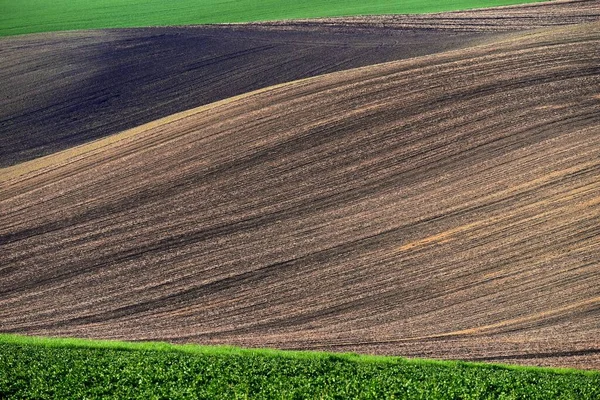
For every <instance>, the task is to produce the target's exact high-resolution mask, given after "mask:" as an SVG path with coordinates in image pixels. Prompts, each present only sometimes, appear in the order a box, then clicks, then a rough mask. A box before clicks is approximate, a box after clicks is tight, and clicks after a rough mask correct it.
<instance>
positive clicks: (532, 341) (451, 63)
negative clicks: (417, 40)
mask: <svg viewBox="0 0 600 400" xmlns="http://www.w3.org/2000/svg"><path fill="white" fill-rule="evenodd" d="M599 50H600V25H599V24H591V25H582V26H578V27H570V28H557V29H553V30H549V31H544V32H535V33H528V34H522V35H521V36H520V37H515V38H513V39H510V40H505V41H503V42H498V43H494V44H490V45H486V46H481V47H476V48H472V49H469V50H458V51H454V52H449V53H444V54H439V55H435V56H426V57H421V58H416V59H412V60H408V61H400V62H394V63H388V64H383V65H377V66H372V67H366V68H362V69H355V70H351V71H346V72H340V73H335V74H331V75H324V76H321V77H318V78H313V79H309V80H304V81H297V82H293V83H289V84H284V85H280V86H278V87H272V88H270V89H267V90H262V91H259V92H253V93H250V94H247V95H243V96H241V97H236V98H232V99H229V100H225V101H222V102H219V103H214V104H212V105H208V106H205V107H201V108H199V109H195V110H191V111H189V112H186V113H183V114H179V115H175V116H172V117H169V118H167V119H164V120H160V121H157V122H155V123H151V124H148V125H145V126H142V127H139V128H136V129H134V130H132V131H128V132H125V133H123V134H120V135H117V136H112V137H109V138H107V139H104V140H101V141H97V142H94V143H91V144H88V145H85V146H81V147H78V148H73V149H71V150H70V151H65V152H61V153H57V154H55V155H52V156H48V157H45V158H41V159H38V160H34V161H32V162H28V163H24V164H19V165H17V166H15V167H12V168H8V169H3V170H0V182H2V183H1V186H0V187H1V191H0V210H2V212H1V214H0V235H1V236H0V243H1V245H2V252H0V265H1V267H0V321H1V325H0V330H1V331H3V332H23V333H29V334H40V335H68V336H79V337H99V338H100V337H102V338H121V339H163V340H169V341H174V342H198V343H233V344H240V345H246V346H269V347H283V348H318V349H331V350H345V351H360V352H374V353H387V354H402V355H407V356H427V357H443V358H463V359H477V360H483V359H485V360H502V361H503V362H521V363H528V364H544V365H556V366H578V367H586V368H600V363H599V361H598V353H599V352H600V346H599V343H598V337H600V332H599V330H600V327H599V325H598V318H600V315H599V314H600V285H599V283H600V264H599V261H598V260H599V259H600V241H599V240H598V234H599V233H600V232H599V229H600V228H599V227H600V180H599V179H598V176H599V174H598V172H599V169H600V157H599V154H600V112H598V111H599V109H600V97H599V90H598V89H599V88H600V51H599Z"/></svg>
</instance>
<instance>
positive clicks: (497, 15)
mask: <svg viewBox="0 0 600 400" xmlns="http://www.w3.org/2000/svg"><path fill="white" fill-rule="evenodd" d="M599 19H600V1H599V0H555V1H548V2H542V3H530V4H524V5H516V6H507V7H494V8H485V9H477V10H468V11H454V12H444V13H434V14H418V15H383V16H379V15H378V16H362V17H361V16H359V17H341V18H322V19H313V20H296V21H283V22H270V23H259V24H256V25H257V27H261V26H267V27H278V28H279V29H282V30H288V29H298V28H300V29H304V30H320V29H324V28H325V27H329V26H339V27H342V28H343V29H347V30H348V31H352V32H356V30H357V29H360V30H365V31H369V30H371V29H373V27H377V28H390V29H417V30H423V29H433V30H446V31H448V32H503V31H515V30H524V29H534V28H544V27H552V26H559V25H570V24H580V23H589V22H594V21H598V20H599Z"/></svg>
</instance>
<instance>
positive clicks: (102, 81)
mask: <svg viewBox="0 0 600 400" xmlns="http://www.w3.org/2000/svg"><path fill="white" fill-rule="evenodd" d="M599 19H600V0H569V1H553V2H547V3H536V4H531V5H526V6H513V7H501V8H497V9H482V10H474V11H465V12H452V13H440V14H429V15H415V16H411V15H399V16H377V17H354V18H337V19H323V20H316V21H285V22H274V23H260V24H237V25H229V26H198V27H180V28H144V29H113V30H97V31H78V32H77V31H76V32H62V33H49V34H38V35H25V36H20V37H13V38H2V39H0V81H1V82H2V87H1V96H0V137H1V138H2V140H0V167H5V166H10V165H14V164H17V163H19V162H22V161H27V160H31V159H34V158H36V157H39V156H43V155H46V154H51V153H53V152H56V151H59V150H63V149H67V148H69V147H71V146H74V145H78V144H82V143H86V142H89V141H91V140H95V139H98V138H101V137H105V136H107V135H111V134H115V133H118V132H120V131H123V130H125V129H129V128H133V127H135V126H138V125H140V124H143V123H147V122H150V121H153V120H155V119H158V118H161V117H166V116H168V115H171V114H173V113H176V112H180V111H184V110H187V109H190V108H194V107H198V106H201V105H204V104H209V103H212V102H214V101H217V100H222V99H225V98H228V97H231V96H234V95H238V94H242V93H246V92H249V91H252V90H256V89H260V88H264V87H268V86H271V85H275V84H279V83H284V82H289V81H292V80H297V79H301V78H306V77H311V76H317V75H320V74H324V73H328V72H333V71H341V70H347V69H351V68H355V67H362V66H367V65H372V64H376V63H381V62H387V61H394V60H400V59H406V58H410V57H416V56H422V55H427V54H433V53H438V52H441V51H446V50H451V49H457V48H464V47H467V46H470V45H475V44H480V43H483V42H486V41H489V40H491V39H493V38H497V37H498V36H499V35H501V34H502V33H503V32H505V31H514V30H523V29H533V28H540V27H547V26H554V25H564V24H573V23H582V22H590V21H594V20H599Z"/></svg>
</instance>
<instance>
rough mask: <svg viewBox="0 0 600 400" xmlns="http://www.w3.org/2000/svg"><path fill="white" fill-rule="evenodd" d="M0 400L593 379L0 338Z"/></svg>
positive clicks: (430, 389) (377, 394) (511, 392)
mask: <svg viewBox="0 0 600 400" xmlns="http://www.w3.org/2000/svg"><path fill="white" fill-rule="evenodd" d="M0 398H2V399H4V398H6V399H31V398H36V399H54V398H60V399H62V398H65V399H83V398H86V399H95V398H103V399H104V398H115V399H117V398H139V399H188V398H193V399H236V398H237V399H354V398H358V399H600V372H596V371H579V370H573V369H551V368H536V367H520V366H505V365H493V364H483V363H467V362H460V361H432V360H414V359H411V360H407V359H403V358H400V357H382V356H364V355H357V354H334V353H325V352H299V351H280V350H268V349H241V348H237V347H230V346H224V347H222V346H218V347H215V346H199V345H172V344H168V343H157V342H136V343H128V342H115V341H98V340H84V339H52V338H37V337H25V336H17V335H0Z"/></svg>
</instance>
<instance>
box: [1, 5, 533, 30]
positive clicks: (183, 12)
mask: <svg viewBox="0 0 600 400" xmlns="http://www.w3.org/2000/svg"><path fill="white" fill-rule="evenodd" d="M535 1H539V0H368V1H365V0H302V1H299V0H170V1H167V0H0V36H7V35H19V34H25V33H34V32H49V31H63V30H73V29H96V28H120V27H140V26H168V25H190V24H212V23H223V22H249V21H264V20H281V19H294V18H316V17H330V16H343V15H368V14H417V13H431V12H437V11H450V10H462V9H471V8H481V7H493V6H500V5H510V4H519V3H531V2H535Z"/></svg>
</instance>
